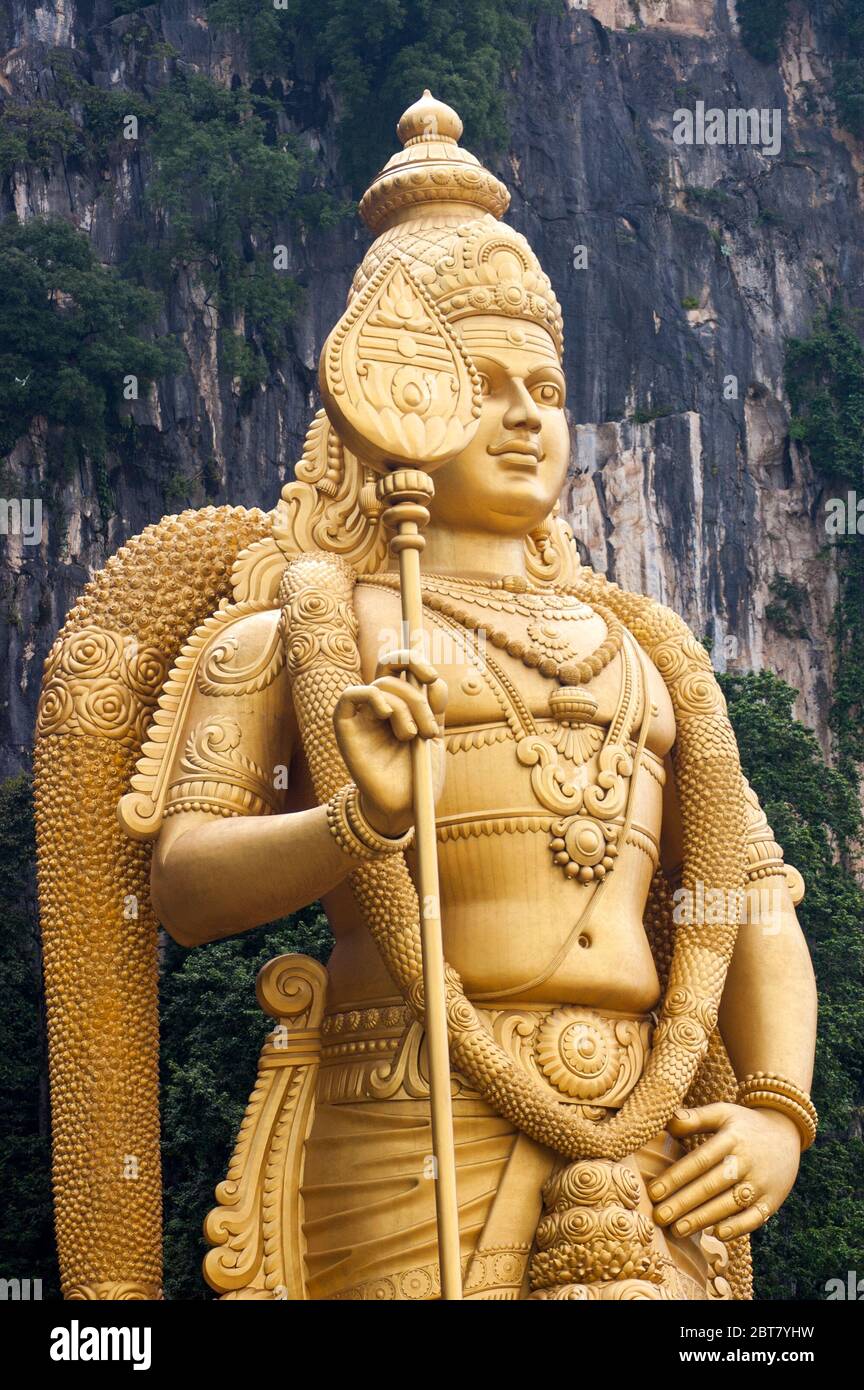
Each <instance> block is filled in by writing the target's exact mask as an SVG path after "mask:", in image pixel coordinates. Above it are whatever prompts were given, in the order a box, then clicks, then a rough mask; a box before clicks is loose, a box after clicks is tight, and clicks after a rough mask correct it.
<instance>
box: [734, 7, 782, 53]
mask: <svg viewBox="0 0 864 1390" xmlns="http://www.w3.org/2000/svg"><path fill="white" fill-rule="evenodd" d="M735 10H736V13H737V15H738V27H739V30H740V33H741V42H742V43H743V45H744V47H745V48H746V49H747V50H748V51H749V52H750V53H752V54H753V57H754V58H758V59H759V61H760V63H773V62H774V60H775V59H776V58H777V54H778V51H779V47H780V41H781V39H782V38H783V32H784V30H785V28H786V19H787V17H788V13H789V0H737V4H736V6H735Z"/></svg>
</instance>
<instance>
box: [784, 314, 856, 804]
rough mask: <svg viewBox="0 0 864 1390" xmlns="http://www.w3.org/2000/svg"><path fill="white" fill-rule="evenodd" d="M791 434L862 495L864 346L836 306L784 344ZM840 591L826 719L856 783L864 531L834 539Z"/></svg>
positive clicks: (820, 470) (825, 473) (817, 462)
mask: <svg viewBox="0 0 864 1390" xmlns="http://www.w3.org/2000/svg"><path fill="white" fill-rule="evenodd" d="M786 389H787V391H788V393H789V400H790V402H791V405H792V412H793V414H792V421H791V426H790V434H791V435H792V438H793V439H798V440H800V441H801V442H802V443H803V444H805V445H806V446H807V448H808V450H809V452H810V458H811V462H812V463H813V467H814V469H815V470H816V472H817V474H819V475H820V476H821V477H822V478H823V479H825V480H826V481H831V482H835V481H836V482H842V483H844V484H845V483H851V484H853V487H854V488H856V489H857V493H858V495H864V450H862V442H861V441H862V438H864V346H862V343H861V339H860V337H859V321H858V317H857V315H855V314H854V313H852V312H851V311H850V310H848V309H846V308H845V307H844V306H843V305H842V304H839V303H835V304H833V305H832V306H831V307H830V308H829V309H827V310H825V311H824V312H823V313H822V314H820V315H818V316H817V317H816V319H815V320H814V323H813V325H812V327H811V330H810V333H809V334H808V336H807V337H806V338H792V339H790V340H789V342H788V344H787V349H786ZM834 548H835V555H836V561H837V573H838V578H839V583H840V592H839V597H838V600H837V606H836V609H835V615H834V646H835V666H836V669H835V678H834V690H833V694H832V701H831V709H830V713H829V723H830V726H831V729H832V731H833V733H834V734H835V736H836V748H837V764H838V766H839V767H840V769H841V771H842V772H843V773H844V775H845V776H846V777H847V778H848V779H849V780H850V782H852V783H854V784H857V782H858V780H859V777H860V769H861V766H862V764H864V536H861V535H859V534H858V533H857V531H850V532H849V533H847V534H841V535H839V536H837V537H835V538H834Z"/></svg>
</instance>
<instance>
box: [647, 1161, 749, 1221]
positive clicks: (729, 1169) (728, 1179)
mask: <svg viewBox="0 0 864 1390" xmlns="http://www.w3.org/2000/svg"><path fill="white" fill-rule="evenodd" d="M740 1176H741V1174H740V1170H739V1165H738V1160H737V1159H736V1157H735V1155H734V1154H727V1155H726V1157H725V1158H724V1159H723V1161H722V1162H721V1163H715V1164H714V1165H713V1167H712V1168H709V1170H708V1172H707V1173H703V1174H702V1176H701V1177H699V1178H696V1179H695V1180H694V1181H693V1182H688V1183H687V1184H686V1186H684V1187H680V1188H679V1189H678V1191H677V1192H675V1193H674V1195H673V1196H670V1197H669V1198H667V1200H666V1201H665V1202H663V1203H661V1205H660V1206H659V1207H656V1208H655V1210H654V1215H655V1217H656V1219H657V1221H658V1222H659V1224H660V1225H661V1226H671V1225H672V1222H673V1221H677V1220H678V1218H679V1217H682V1216H685V1215H687V1214H688V1213H689V1212H692V1211H695V1210H696V1208H697V1207H700V1206H702V1204H703V1203H704V1202H708V1201H710V1200H711V1198H713V1197H718V1196H719V1195H720V1193H723V1192H728V1191H729V1190H730V1189H731V1188H732V1187H733V1186H734V1185H735V1183H737V1182H738V1180H739V1178H740ZM735 1210H737V1208H735Z"/></svg>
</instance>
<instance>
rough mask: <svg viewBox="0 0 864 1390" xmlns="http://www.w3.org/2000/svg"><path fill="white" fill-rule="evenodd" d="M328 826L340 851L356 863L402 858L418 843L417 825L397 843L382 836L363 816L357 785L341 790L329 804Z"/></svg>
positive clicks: (347, 786)
mask: <svg viewBox="0 0 864 1390" xmlns="http://www.w3.org/2000/svg"><path fill="white" fill-rule="evenodd" d="M327 824H328V826H329V827H330V834H331V835H332V836H333V838H334V840H335V841H336V843H337V845H338V846H339V848H340V849H341V850H343V851H344V853H345V854H350V856H351V858H352V859H381V858H383V857H384V856H386V855H389V854H398V853H399V852H400V850H403V849H408V847H409V846H410V845H411V843H412V842H413V840H414V827H413V825H412V826H410V827H409V829H408V830H406V831H405V834H404V835H400V836H399V837H398V839H395V840H393V839H390V838H389V837H388V836H386V835H379V834H378V831H377V830H375V829H374V827H373V826H371V825H370V824H369V822H368V820H367V819H366V817H365V815H364V814H363V810H362V808H361V806H360V792H359V791H358V789H357V786H356V785H355V783H354V782H348V783H346V785H345V786H344V787H340V788H339V790H338V792H335V793H334V795H333V796H331V798H330V800H329V801H328V802H327Z"/></svg>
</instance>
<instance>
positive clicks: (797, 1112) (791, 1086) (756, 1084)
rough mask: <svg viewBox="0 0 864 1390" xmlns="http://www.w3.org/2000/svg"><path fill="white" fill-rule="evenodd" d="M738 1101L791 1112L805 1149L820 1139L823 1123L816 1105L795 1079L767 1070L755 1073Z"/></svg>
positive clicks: (747, 1079)
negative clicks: (789, 1079) (820, 1123)
mask: <svg viewBox="0 0 864 1390" xmlns="http://www.w3.org/2000/svg"><path fill="white" fill-rule="evenodd" d="M738 1104H739V1105H744V1106H746V1107H747V1108H748V1109H750V1110H756V1109H759V1108H760V1107H761V1108H764V1109H765V1110H777V1111H779V1112H780V1114H781V1115H788V1117H789V1119H790V1120H793V1121H794V1122H795V1124H796V1125H797V1126H798V1131H799V1133H800V1135H801V1150H802V1152H803V1151H804V1149H809V1147H810V1145H811V1144H812V1143H813V1141H814V1139H815V1138H816V1126H817V1124H818V1123H819V1116H818V1115H817V1113H816V1107H815V1106H814V1104H813V1102H812V1100H811V1099H810V1097H809V1096H808V1094H807V1092H806V1091H802V1089H801V1087H800V1086H796V1085H795V1083H794V1081H787V1080H786V1078H785V1077H784V1076H775V1075H774V1074H773V1073H769V1072H764V1071H757V1072H751V1074H750V1075H749V1076H745V1078H744V1080H743V1081H742V1082H741V1085H740V1087H739V1088H738Z"/></svg>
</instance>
